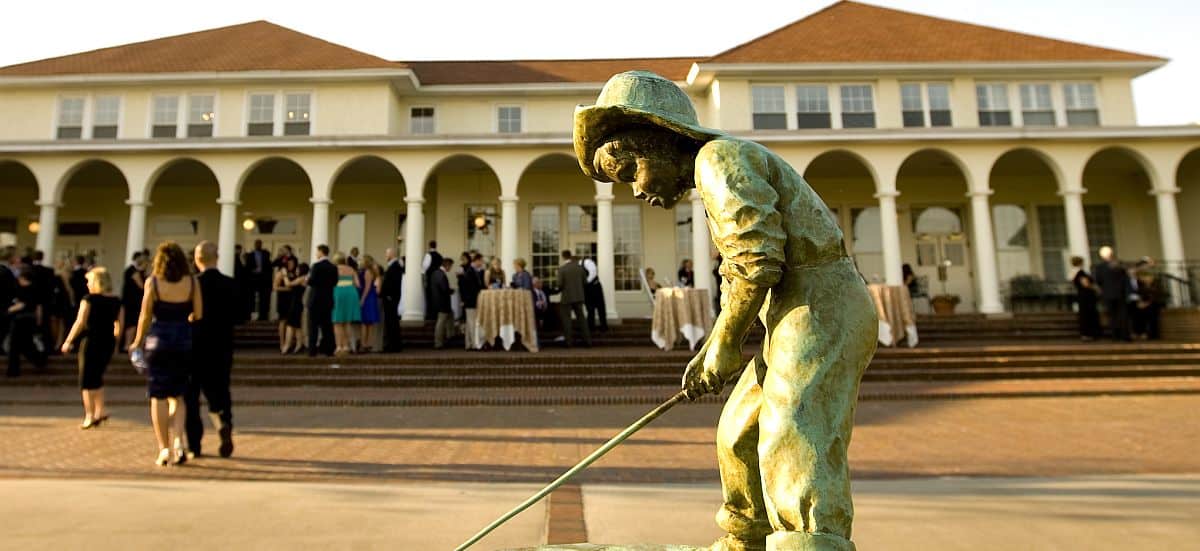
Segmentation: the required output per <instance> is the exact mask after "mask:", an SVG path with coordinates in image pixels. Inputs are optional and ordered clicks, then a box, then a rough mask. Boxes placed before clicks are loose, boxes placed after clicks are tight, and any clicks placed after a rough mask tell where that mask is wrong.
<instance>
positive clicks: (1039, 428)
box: [0, 395, 1200, 483]
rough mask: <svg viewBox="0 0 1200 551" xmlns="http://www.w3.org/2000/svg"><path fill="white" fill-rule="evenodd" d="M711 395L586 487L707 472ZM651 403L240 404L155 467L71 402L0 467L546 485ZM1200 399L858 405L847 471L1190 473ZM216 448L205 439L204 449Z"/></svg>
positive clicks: (6, 450) (33, 418) (137, 419)
mask: <svg viewBox="0 0 1200 551" xmlns="http://www.w3.org/2000/svg"><path fill="white" fill-rule="evenodd" d="M719 407H720V406H719V405H717V404H689V405H686V406H683V407H679V408H676V409H675V410H673V411H671V412H670V413H669V414H668V415H666V416H665V417H663V418H662V419H660V420H659V421H657V422H656V423H655V424H654V425H651V426H650V427H648V428H646V429H645V430H644V431H643V432H642V433H640V434H638V435H636V436H635V437H634V438H632V439H631V440H629V441H628V442H627V443H626V444H625V445H623V446H621V447H620V448H618V449H616V450H615V451H613V452H612V454H610V455H609V456H608V457H606V458H604V459H602V460H601V461H600V462H598V463H597V464H596V465H595V466H594V467H593V468H592V469H591V470H589V471H588V472H586V473H585V474H584V475H583V477H582V479H581V482H587V483H596V482H605V483H608V482H617V483H619V482H672V483H674V482H712V481H715V480H716V479H717V472H716V460H715V457H714V445H713V438H714V426H715V423H716V420H717V417H718V414H719ZM645 409H646V407H645V406H641V405H629V406H559V407H428V408H389V407H378V408H339V407H305V408H282V407H242V408H240V409H239V410H237V418H236V422H237V425H238V436H237V443H238V449H237V454H236V456H235V457H234V458H233V459H228V460H222V459H219V458H208V457H205V458H201V459H200V460H197V461H194V462H192V463H189V464H188V465H186V466H183V467H178V468H166V469H162V468H157V467H154V466H153V465H151V461H152V459H153V455H154V452H155V450H154V439H153V436H152V434H151V432H150V428H149V422H148V415H147V408H145V407H144V406H136V407H135V406H121V407H117V408H115V409H114V411H113V413H114V419H113V420H112V421H111V422H110V423H109V424H107V425H105V426H104V427H102V428H101V429H99V430H94V431H80V430H78V429H77V428H76V425H77V423H78V407H73V406H54V405H19V406H13V405H3V406H0V441H3V442H4V443H5V445H4V446H3V447H0V476H3V477H28V476H43V477H86V478H95V477H149V478H150V479H177V478H200V479H242V480H299V481H364V482H365V481H369V482H372V483H379V482H405V481H486V482H500V481H504V482H539V483H540V482H545V481H548V480H550V479H552V478H553V477H554V476H557V475H558V474H560V473H561V471H562V470H564V469H566V468H567V467H569V466H570V465H572V464H573V463H574V462H575V461H577V460H578V459H580V458H582V457H583V456H584V455H586V454H587V453H588V452H590V451H591V450H592V449H593V448H595V447H596V446H599V445H600V444H602V443H603V442H604V441H605V440H607V439H608V438H609V437H611V436H612V435H613V434H614V433H615V432H616V431H617V430H619V429H620V428H622V427H624V426H625V425H626V424H627V423H629V422H631V421H632V420H634V419H636V418H637V417H638V416H640V415H641V414H642V413H643V412H644V411H645ZM1198 410H1200V395H1153V396H1117V397H1105V396H1099V397H1085V398H1019V399H1018V398H1006V399H988V400H978V399H963V400H928V401H867V402H863V403H861V404H860V407H859V414H858V427H857V428H856V430H855V435H854V441H853V443H852V445H851V450H850V457H851V466H852V469H853V471H854V476H856V477H859V478H894V477H910V476H947V475H963V476H989V475H992V476H1050V475H1054V476H1058V475H1072V474H1118V473H1200V444H1198V443H1200V424H1197V423H1195V412H1196V411H1198ZM214 444H215V441H213V440H209V441H208V445H209V446H210V451H211V446H213V445H214Z"/></svg>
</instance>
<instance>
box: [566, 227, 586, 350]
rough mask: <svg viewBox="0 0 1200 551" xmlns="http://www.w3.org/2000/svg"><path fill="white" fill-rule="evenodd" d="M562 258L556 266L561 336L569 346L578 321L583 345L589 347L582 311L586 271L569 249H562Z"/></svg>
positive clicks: (584, 317) (584, 299)
mask: <svg viewBox="0 0 1200 551" xmlns="http://www.w3.org/2000/svg"><path fill="white" fill-rule="evenodd" d="M562 258H563V263H562V265H561V266H559V267H558V287H559V289H560V290H561V293H562V297H561V298H560V299H559V300H560V302H559V308H560V309H561V310H560V311H561V315H560V317H561V318H562V324H563V337H564V339H565V342H566V345H567V348H570V347H571V344H572V343H571V330H572V326H573V325H575V323H579V326H580V330H581V331H582V333H583V345H584V346H587V347H589V348H590V347H591V346H592V335H591V333H590V332H589V331H588V324H587V318H586V316H584V312H583V304H584V301H586V300H587V293H586V292H585V290H584V286H585V285H586V284H587V271H585V270H584V269H583V267H582V266H580V265H579V263H578V262H575V258H574V257H573V255H572V254H571V251H563V252H562ZM572 316H574V318H572Z"/></svg>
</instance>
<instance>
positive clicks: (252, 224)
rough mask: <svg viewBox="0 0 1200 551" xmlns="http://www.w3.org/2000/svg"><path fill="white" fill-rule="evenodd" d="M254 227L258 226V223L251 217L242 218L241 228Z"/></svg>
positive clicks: (250, 228)
mask: <svg viewBox="0 0 1200 551" xmlns="http://www.w3.org/2000/svg"><path fill="white" fill-rule="evenodd" d="M256 227H258V224H257V223H256V222H255V221H254V219H253V218H247V219H245V220H242V229H243V230H246V231H254V228H256Z"/></svg>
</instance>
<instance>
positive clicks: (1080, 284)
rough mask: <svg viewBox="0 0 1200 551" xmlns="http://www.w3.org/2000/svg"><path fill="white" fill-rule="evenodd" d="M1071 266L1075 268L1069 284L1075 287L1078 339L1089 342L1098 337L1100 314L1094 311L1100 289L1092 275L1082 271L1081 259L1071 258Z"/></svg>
mask: <svg viewBox="0 0 1200 551" xmlns="http://www.w3.org/2000/svg"><path fill="white" fill-rule="evenodd" d="M1071 266H1072V267H1074V268H1075V275H1074V276H1072V277H1071V283H1072V284H1074V285H1075V304H1077V305H1079V338H1080V339H1082V340H1085V341H1090V340H1093V339H1095V338H1096V337H1099V336H1100V312H1099V311H1098V310H1097V309H1096V298H1097V296H1098V295H1099V290H1100V289H1099V287H1096V280H1095V279H1094V278H1092V274H1089V273H1088V272H1087V271H1085V270H1084V269H1083V258H1082V257H1078V256H1073V257H1071Z"/></svg>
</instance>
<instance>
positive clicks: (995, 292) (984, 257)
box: [967, 189, 1004, 314]
mask: <svg viewBox="0 0 1200 551" xmlns="http://www.w3.org/2000/svg"><path fill="white" fill-rule="evenodd" d="M991 194H992V190H990V189H984V190H974V191H971V192H970V193H967V197H970V198H971V229H972V234H973V235H972V237H973V239H974V241H975V281H976V283H978V284H979V311H980V312H981V313H984V314H998V313H1000V312H1003V311H1004V305H1003V304H1002V303H1001V302H1000V281H999V280H1000V277H999V273H998V272H997V270H996V238H995V237H994V236H993V233H992V211H991V207H990V205H989V204H988V196H989V195H991Z"/></svg>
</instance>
